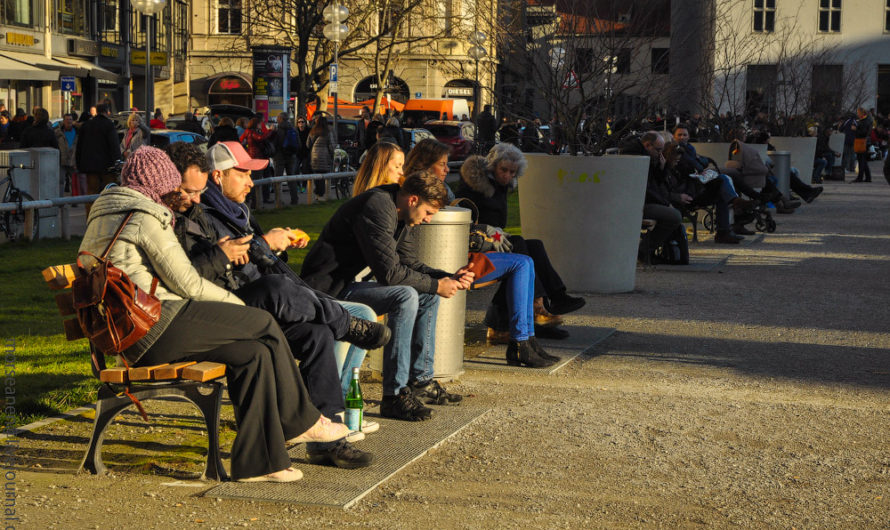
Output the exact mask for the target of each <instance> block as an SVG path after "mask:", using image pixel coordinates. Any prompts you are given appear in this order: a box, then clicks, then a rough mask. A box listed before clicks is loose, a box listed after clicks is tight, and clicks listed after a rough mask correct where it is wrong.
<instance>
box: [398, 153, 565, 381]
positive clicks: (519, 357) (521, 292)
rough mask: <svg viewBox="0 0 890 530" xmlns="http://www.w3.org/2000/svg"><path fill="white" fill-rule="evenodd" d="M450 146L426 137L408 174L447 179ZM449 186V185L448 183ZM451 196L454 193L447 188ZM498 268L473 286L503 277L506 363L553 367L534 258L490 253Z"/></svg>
mask: <svg viewBox="0 0 890 530" xmlns="http://www.w3.org/2000/svg"><path fill="white" fill-rule="evenodd" d="M449 152H451V148H450V147H449V146H448V145H446V144H444V143H442V142H439V141H437V140H433V139H425V140H422V141H420V142H418V143H417V145H415V146H414V149H412V150H411V152H410V153H408V159H407V161H406V162H405V168H404V170H405V174H408V175H410V174H412V173H414V172H416V171H429V172H430V173H433V174H434V175H436V176H437V177H438V178H439V180H441V181H442V182H443V183H444V182H445V177H447V176H448V153H449ZM445 187H446V188H448V184H447V183H446V184H445ZM448 198H449V199H453V198H454V193H453V192H452V191H451V188H448ZM485 256H486V257H488V259H489V260H491V263H492V264H493V265H494V267H495V270H494V271H493V272H490V273H488V274H486V275H485V276H483V277H482V278H477V279H476V282H475V284H474V285H482V284H485V283H488V282H491V281H495V280H500V281H503V282H504V283H505V284H506V287H507V311H508V313H509V319H510V329H509V332H510V340H509V342H508V343H507V364H510V365H514V366H520V365H523V366H529V367H532V368H541V367H544V366H550V365H552V364H553V363H555V362H556V361H558V360H559V357H556V356H553V355H550V354H549V353H547V352H546V351H544V348H542V347H541V345H540V344H538V341H537V339H535V313H534V291H535V289H534V285H535V266H534V262H533V261H532V259H531V258H530V257H528V256H525V255H522V254H509V253H504V252H487V253H486V254H485Z"/></svg>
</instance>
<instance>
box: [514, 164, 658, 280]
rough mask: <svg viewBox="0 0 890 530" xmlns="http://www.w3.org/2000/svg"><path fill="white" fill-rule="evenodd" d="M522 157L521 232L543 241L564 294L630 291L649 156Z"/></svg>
mask: <svg viewBox="0 0 890 530" xmlns="http://www.w3.org/2000/svg"><path fill="white" fill-rule="evenodd" d="M526 158H527V159H528V170H527V171H526V173H525V175H524V176H522V177H521V178H520V179H519V205H520V209H521V211H522V235H523V236H524V237H526V238H528V239H540V240H542V241H543V242H544V244H545V246H546V248H547V252H548V254H549V255H550V259H551V261H552V262H553V265H554V267H556V270H557V271H559V274H560V275H561V276H562V279H563V281H564V282H565V284H566V286H567V287H568V289H569V290H570V291H581V292H597V293H622V292H628V291H632V290H633V289H634V281H635V277H636V266H637V265H636V263H637V247H638V246H639V241H640V221H641V220H642V211H643V199H644V198H645V195H646V176H647V174H648V172H649V157H647V156H551V155H543V154H528V155H526Z"/></svg>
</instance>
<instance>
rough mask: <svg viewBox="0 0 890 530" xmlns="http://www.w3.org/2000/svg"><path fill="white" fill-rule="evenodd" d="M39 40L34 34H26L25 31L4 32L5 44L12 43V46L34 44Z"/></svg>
mask: <svg viewBox="0 0 890 530" xmlns="http://www.w3.org/2000/svg"><path fill="white" fill-rule="evenodd" d="M38 42H39V41H38V40H37V39H35V38H34V35H28V34H27V33H13V32H11V31H7V32H6V44H12V45H13V46H34V45H35V44H37V43H38Z"/></svg>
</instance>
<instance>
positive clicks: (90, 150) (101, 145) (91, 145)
mask: <svg viewBox="0 0 890 530" xmlns="http://www.w3.org/2000/svg"><path fill="white" fill-rule="evenodd" d="M78 136H79V138H78V140H77V170H78V171H82V172H84V173H104V172H105V171H106V170H107V169H108V168H110V167H111V166H113V165H114V163H115V162H117V161H118V159H120V157H121V144H120V139H118V137H117V129H116V128H115V126H114V122H113V121H111V120H110V119H109V118H108V117H107V116H105V115H103V114H99V115H97V116H96V117H95V118H92V119H90V120H88V121H86V122H85V123H84V124H83V125H81V126H80V133H79V134H78Z"/></svg>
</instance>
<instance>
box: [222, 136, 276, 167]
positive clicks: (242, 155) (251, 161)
mask: <svg viewBox="0 0 890 530" xmlns="http://www.w3.org/2000/svg"><path fill="white" fill-rule="evenodd" d="M207 160H208V161H210V165H211V167H212V168H213V169H219V170H225V169H230V168H236V169H240V170H242V171H260V170H261V169H266V167H267V166H268V165H269V159H268V158H266V159H261V158H250V155H248V154H247V151H245V150H244V147H243V146H242V145H241V144H240V143H238V142H217V143H216V144H214V145H213V147H211V148H210V149H209V150H208V151H207Z"/></svg>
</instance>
